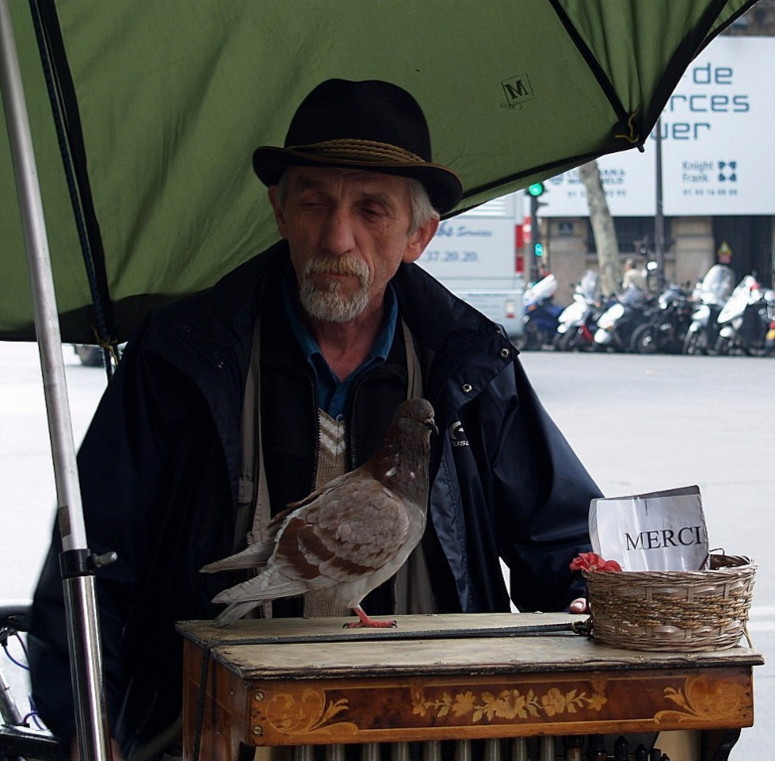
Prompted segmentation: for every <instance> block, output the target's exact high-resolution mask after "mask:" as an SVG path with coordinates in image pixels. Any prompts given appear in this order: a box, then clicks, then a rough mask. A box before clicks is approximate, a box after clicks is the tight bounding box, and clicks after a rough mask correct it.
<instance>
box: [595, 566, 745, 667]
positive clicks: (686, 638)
mask: <svg viewBox="0 0 775 761" xmlns="http://www.w3.org/2000/svg"><path fill="white" fill-rule="evenodd" d="M582 573H583V575H584V578H585V579H586V581H587V592H588V597H589V606H590V625H591V635H592V637H593V639H596V640H599V641H600V642H604V643H606V644H608V645H615V646H616V647H623V648H628V649H631V650H673V651H681V652H684V651H686V652H689V651H699V650H721V649H723V648H727V647H734V646H735V645H736V644H737V643H738V642H739V641H740V637H741V636H742V635H743V634H745V635H746V639H747V637H748V633H747V631H746V624H747V622H748V611H749V608H750V606H751V595H752V591H753V582H754V575H755V573H756V565H755V564H754V563H752V562H751V560H750V558H745V557H739V556H730V555H711V562H710V569H709V570H707V571H622V572H601V571H597V572H595V571H582ZM749 644H750V643H749Z"/></svg>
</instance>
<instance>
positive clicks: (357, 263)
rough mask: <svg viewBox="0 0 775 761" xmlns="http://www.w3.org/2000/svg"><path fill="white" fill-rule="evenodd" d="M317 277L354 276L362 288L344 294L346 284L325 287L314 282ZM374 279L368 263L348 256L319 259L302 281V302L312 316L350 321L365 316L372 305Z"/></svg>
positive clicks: (313, 262) (314, 258)
mask: <svg viewBox="0 0 775 761" xmlns="http://www.w3.org/2000/svg"><path fill="white" fill-rule="evenodd" d="M316 274H335V275H353V276H354V277H357V278H358V282H359V284H360V287H359V289H358V290H357V291H356V292H355V293H353V294H350V295H347V296H346V295H344V294H343V293H342V284H341V283H339V282H338V281H332V282H331V283H329V284H328V286H327V287H323V288H321V287H320V286H318V285H316V284H315V283H314V281H313V275H316ZM370 285H371V276H370V273H369V268H368V266H367V264H366V262H363V261H361V260H360V259H354V258H352V257H344V256H322V255H321V256H316V257H313V258H312V259H310V260H309V261H308V262H307V265H306V266H305V268H304V271H303V272H302V274H301V278H300V282H299V301H300V302H301V305H302V307H303V308H304V311H305V312H307V314H308V315H310V316H311V317H314V318H315V319H318V320H323V321H324V322H348V321H349V320H353V319H355V318H356V317H357V316H358V315H359V314H361V313H362V312H363V311H364V310H365V309H366V307H367V306H368V304H369V286H370Z"/></svg>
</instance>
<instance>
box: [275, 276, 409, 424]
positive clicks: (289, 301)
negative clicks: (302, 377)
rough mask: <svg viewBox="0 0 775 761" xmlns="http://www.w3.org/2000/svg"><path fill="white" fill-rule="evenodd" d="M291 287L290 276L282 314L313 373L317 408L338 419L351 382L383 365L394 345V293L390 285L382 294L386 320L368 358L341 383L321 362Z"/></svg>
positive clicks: (315, 344) (293, 284) (343, 407)
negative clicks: (285, 317) (286, 319)
mask: <svg viewBox="0 0 775 761" xmlns="http://www.w3.org/2000/svg"><path fill="white" fill-rule="evenodd" d="M294 287H295V278H294V276H293V273H289V275H288V277H287V278H286V281H285V288H284V292H285V298H284V303H285V314H286V316H287V318H288V322H289V324H290V326H291V331H292V333H293V335H294V337H295V338H296V341H297V342H298V344H299V347H300V348H301V350H302V353H303V354H304V356H305V357H306V359H307V362H308V363H309V365H310V367H312V370H313V371H314V373H315V380H316V384H317V392H318V404H319V405H320V407H321V409H323V410H325V411H326V412H327V413H328V414H329V415H331V416H332V417H334V418H338V417H340V416H341V415H343V414H344V412H345V409H346V406H347V398H348V396H349V393H350V389H351V387H352V384H353V381H354V380H355V379H356V378H358V376H360V375H362V374H363V373H364V372H366V371H367V370H369V369H371V368H372V367H374V366H375V365H378V364H379V363H380V362H384V361H385V360H386V359H387V357H388V354H389V353H390V347H391V346H392V345H393V339H394V338H395V334H396V326H397V324H398V299H397V298H396V294H395V290H394V289H393V286H392V284H390V283H388V287H387V289H386V290H385V316H384V319H383V323H382V328H381V329H380V332H379V334H378V335H377V340H376V341H375V342H374V346H372V349H371V352H369V356H368V357H367V358H366V359H365V361H364V362H363V363H362V364H361V365H359V366H358V367H357V368H356V369H355V370H353V372H351V373H350V375H348V376H347V377H346V378H345V379H344V380H342V381H340V380H339V378H337V377H336V375H335V374H334V372H333V371H332V370H331V368H330V367H329V366H328V363H327V362H326V361H325V359H324V358H323V353H322V352H321V350H320V346H318V343H317V341H316V340H315V339H314V337H313V336H312V333H310V331H309V328H308V327H307V325H306V322H305V321H304V319H303V317H302V312H301V306H300V305H299V302H298V299H297V298H296V295H295V294H294V292H293V289H294Z"/></svg>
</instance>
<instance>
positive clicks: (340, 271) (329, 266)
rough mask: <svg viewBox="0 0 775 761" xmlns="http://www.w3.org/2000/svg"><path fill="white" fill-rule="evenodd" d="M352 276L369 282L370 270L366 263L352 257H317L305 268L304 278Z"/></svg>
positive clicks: (363, 281)
mask: <svg viewBox="0 0 775 761" xmlns="http://www.w3.org/2000/svg"><path fill="white" fill-rule="evenodd" d="M318 274H320V275H352V276H353V277H357V278H358V279H359V280H360V281H361V282H362V283H364V284H365V283H368V281H369V268H368V266H367V264H366V262H363V261H361V260H360V259H354V258H352V257H342V256H316V257H314V258H312V259H310V260H309V261H308V262H307V264H306V266H305V267H304V276H305V277H307V276H309V275H318Z"/></svg>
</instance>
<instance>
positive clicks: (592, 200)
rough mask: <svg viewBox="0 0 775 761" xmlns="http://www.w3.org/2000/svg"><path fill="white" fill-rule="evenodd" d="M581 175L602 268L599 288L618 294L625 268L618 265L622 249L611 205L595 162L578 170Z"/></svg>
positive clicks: (608, 292) (598, 259) (599, 262)
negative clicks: (609, 207) (618, 240)
mask: <svg viewBox="0 0 775 761" xmlns="http://www.w3.org/2000/svg"><path fill="white" fill-rule="evenodd" d="M579 175H580V177H581V181H582V182H583V183H584V189H585V190H586V192H587V204H588V206H589V221H590V223H591V224H592V234H593V235H594V236H595V248H596V249H597V263H598V267H599V268H600V286H601V289H602V293H603V294H605V295H608V294H612V293H618V291H619V288H620V285H621V282H622V266H621V263H620V262H619V246H618V245H617V242H616V230H615V229H614V221H613V219H612V217H611V212H610V211H609V210H608V202H607V201H606V199H605V193H604V192H603V183H602V182H601V180H600V172H599V170H598V168H597V162H596V161H590V162H589V163H588V164H583V165H582V166H580V167H579Z"/></svg>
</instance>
